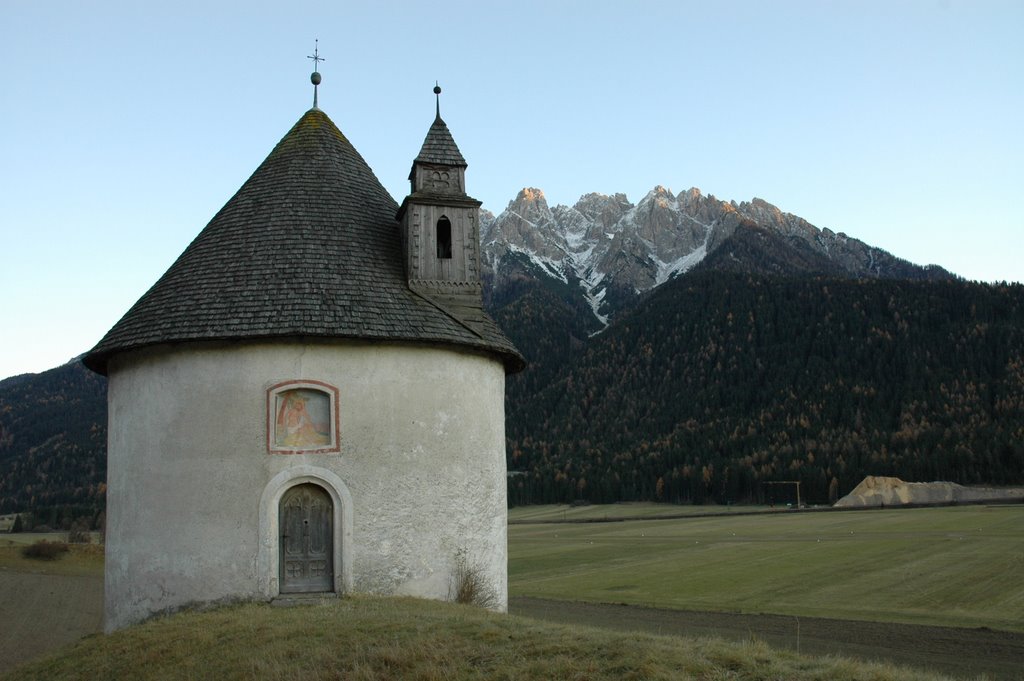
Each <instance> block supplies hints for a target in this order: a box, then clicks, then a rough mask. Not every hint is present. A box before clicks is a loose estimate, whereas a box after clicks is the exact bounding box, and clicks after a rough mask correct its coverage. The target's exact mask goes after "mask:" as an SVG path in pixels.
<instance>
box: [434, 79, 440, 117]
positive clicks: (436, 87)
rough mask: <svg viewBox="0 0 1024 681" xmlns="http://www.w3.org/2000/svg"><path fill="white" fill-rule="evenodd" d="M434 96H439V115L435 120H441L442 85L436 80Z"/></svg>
mask: <svg viewBox="0 0 1024 681" xmlns="http://www.w3.org/2000/svg"><path fill="white" fill-rule="evenodd" d="M434 97H436V98H437V116H436V118H435V120H438V121H439V120H441V86H440V85H438V84H437V81H436V80H435V81H434Z"/></svg>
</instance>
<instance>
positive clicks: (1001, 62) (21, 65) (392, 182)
mask: <svg viewBox="0 0 1024 681" xmlns="http://www.w3.org/2000/svg"><path fill="white" fill-rule="evenodd" d="M1022 35H1024V2H1021V0H1009V1H1006V2H998V1H994V0H922V1H920V2H918V1H911V0H879V1H874V0H848V1H827V0H806V1H802V2H797V1H785V0H779V1H772V2H765V1H763V0H747V1H729V0H723V1H719V2H709V1H707V0H704V1H700V2H689V1H683V0H666V1H664V2H654V1H650V2H644V1H642V0H638V1H635V2H622V1H621V0H618V1H615V2H612V1H603V0H587V1H578V2H577V1H569V0H547V1H546V2H534V1H532V0H528V1H523V2H515V3H512V2H485V1H484V0H477V1H475V2H473V1H466V2H461V1H456V2H446V3H428V2H412V0H407V1H404V2H397V1H392V2H388V1H386V0H380V1H377V2H365V3H357V2H345V3H341V2H312V3H303V4H299V3H292V2H288V3H285V2H281V3H275V2H261V1H259V0H247V1H245V2H217V1H216V0H207V1H205V2H191V1H183V2H182V1H179V2H173V3H170V2H162V3H148V2H103V1H102V0H99V1H97V2H79V1H67V0H50V1H48V2H38V1H36V0H0V233H2V237H3V238H2V245H0V292H2V295H0V314H2V319H3V331H2V333H0V377H4V376H9V375H14V374H18V373H23V372H28V371H42V370H45V369H48V368H51V367H53V366H57V365H59V364H61V363H63V362H65V361H67V360H68V359H70V358H71V357H73V356H75V355H78V354H80V353H82V352H84V351H86V350H88V349H89V348H90V347H92V345H93V344H95V343H96V342H97V341H98V340H99V338H100V337H101V336H102V335H103V334H104V333H105V332H106V331H107V329H108V328H110V326H112V325H113V324H114V322H116V321H117V319H118V318H119V317H120V316H121V315H122V314H124V312H125V311H127V309H128V308H129V307H130V306H131V305H132V303H134V302H135V300H137V299H138V298H139V296H141V295H142V294H143V293H144V292H145V291H146V290H147V289H148V288H149V286H150V285H152V283H153V282H154V281H156V279H157V278H158V277H159V276H160V275H161V274H162V273H163V272H164V270H166V268H167V267H168V266H169V265H170V264H171V262H173V260H174V259H175V258H176V257H177V256H178V254H179V253H180V252H181V251H182V250H183V249H184V248H185V247H186V246H187V245H188V243H189V242H190V241H191V240H192V239H193V238H194V237H195V235H196V234H198V233H199V231H200V230H201V229H202V228H203V226H205V224H206V223H207V222H208V221H209V220H210V218H211V217H213V215H214V213H215V212H216V211H217V210H218V209H219V208H220V207H221V206H222V205H223V204H224V203H225V202H226V201H227V200H228V199H229V198H230V197H231V195H232V194H233V193H234V192H235V191H236V190H237V189H238V187H239V186H240V185H241V184H242V183H243V182H244V181H245V180H246V178H247V177H248V176H249V174H250V173H251V172H252V171H253V170H255V168H256V167H257V166H258V165H259V163H260V162H261V161H262V160H263V159H264V158H265V157H266V155H267V154H268V153H269V152H270V150H271V148H272V147H273V146H274V144H275V143H276V142H277V141H278V140H279V139H280V138H281V136H283V135H284V134H285V132H287V131H288V129H289V128H290V127H291V125H292V124H293V123H294V122H295V121H296V120H297V119H298V118H299V117H300V116H301V115H302V113H303V112H304V111H305V110H307V109H308V108H309V107H310V105H311V104H312V101H311V99H312V92H311V87H310V85H309V73H310V71H311V70H312V69H311V62H310V61H309V60H308V59H306V56H307V55H309V54H311V53H312V50H313V40H314V38H319V40H320V52H321V54H322V55H323V56H324V57H326V59H327V61H326V62H324V63H323V64H322V65H321V68H320V71H321V72H322V74H323V78H324V81H323V85H322V86H321V92H320V107H321V108H322V109H323V110H324V111H326V112H327V114H328V115H329V116H331V118H332V119H333V120H334V122H335V123H337V124H338V126H339V127H340V128H341V129H342V131H343V132H344V133H345V134H346V135H347V136H348V138H349V139H350V140H351V141H352V142H353V144H355V146H356V148H357V149H359V151H360V152H361V153H362V155H363V157H364V158H366V160H367V162H368V163H369V164H370V166H371V167H372V168H373V169H374V171H375V173H376V174H377V176H378V178H380V180H381V182H382V183H383V184H384V186H385V187H387V188H388V189H389V190H390V191H391V193H392V194H393V195H394V196H395V198H396V200H399V201H400V200H401V198H402V196H404V195H405V193H406V191H407V182H406V177H407V175H408V171H409V166H410V164H411V162H412V159H413V157H414V156H415V155H416V153H417V151H418V150H419V147H420V145H421V143H422V141H423V137H424V135H425V134H426V131H427V128H428V127H429V125H430V122H431V121H432V119H433V108H434V98H433V94H432V93H431V88H432V87H433V85H434V81H435V79H436V80H439V81H440V83H441V85H442V87H443V88H444V93H443V94H442V100H441V107H442V115H443V116H444V118H445V120H446V121H447V123H448V125H449V127H450V128H451V130H452V132H453V134H454V136H455V139H456V141H457V142H458V144H459V146H460V148H461V149H462V152H463V154H464V156H465V157H466V159H467V160H468V161H469V175H468V189H469V192H470V193H471V194H472V195H474V196H475V197H477V198H478V199H480V200H482V201H483V202H484V206H485V207H486V208H488V209H490V210H492V211H494V212H495V213H497V212H500V211H501V210H502V209H504V208H505V206H506V205H507V203H508V202H509V200H511V199H512V198H514V197H515V194H516V193H517V191H518V190H519V189H521V188H522V187H524V186H532V187H538V188H540V189H542V190H544V192H545V194H546V195H547V197H548V200H549V202H550V203H551V204H552V205H554V204H557V203H567V204H572V203H574V202H575V201H576V200H577V199H578V198H579V197H580V196H581V195H582V194H584V193H587V192H592V191H596V192H603V193H613V192H625V193H626V194H627V196H628V197H629V198H630V200H632V201H634V202H636V201H638V200H639V199H640V198H642V197H643V195H644V194H646V193H647V192H648V191H649V190H650V189H652V188H653V187H654V186H655V185H658V184H661V185H665V186H667V187H669V188H670V189H672V190H673V191H675V192H679V191H681V190H683V189H687V188H689V187H691V186H696V187H699V188H700V189H701V190H703V191H704V192H705V193H711V194H714V195H715V196H717V197H719V198H721V199H726V200H729V199H735V200H737V201H744V200H749V199H751V198H753V197H755V196H756V197H760V198H763V199H765V200H767V201H769V202H771V203H774V204H775V205H777V206H778V207H779V208H781V209H782V210H784V211H788V212H791V213H795V214H797V215H800V216H802V217H804V218H806V219H807V220H809V221H810V222H812V223H813V224H815V225H817V226H818V227H828V228H831V229H833V230H835V231H843V232H846V233H847V234H849V235H851V236H854V237H857V238H860V239H862V240H864V241H866V242H868V243H870V244H872V245H876V246H880V247H882V248H885V249H887V250H889V251H891V252H893V253H895V254H896V255H898V256H901V257H903V258H906V259H908V260H911V261H913V262H917V263H921V264H924V263H938V264H940V265H942V266H944V267H946V268H948V269H950V270H952V271H954V272H956V273H957V274H960V275H962V276H964V277H967V278H969V279H979V280H984V281H992V280H1011V281H1024V248H1022V241H1024V217H1022V216H1024V213H1022V210H1021V207H1020V205H1019V204H1020V198H1021V197H1022V193H1024V192H1022V188H1024V123H1022V121H1024V40H1022V38H1021V36H1022Z"/></svg>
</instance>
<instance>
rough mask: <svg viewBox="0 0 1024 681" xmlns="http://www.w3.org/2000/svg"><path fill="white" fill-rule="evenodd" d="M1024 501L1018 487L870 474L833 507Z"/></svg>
mask: <svg viewBox="0 0 1024 681" xmlns="http://www.w3.org/2000/svg"><path fill="white" fill-rule="evenodd" d="M988 500H991V501H1024V488H1020V487H964V486H963V485H958V484H956V483H955V482H903V481H902V480H900V479H899V478H887V477H883V476H876V475H869V476H868V477H866V478H864V480H862V481H861V483H860V484H859V485H857V486H856V487H854V488H853V491H852V492H850V493H849V494H847V495H846V496H845V497H843V498H842V499H840V500H839V501H837V502H836V504H835V506H836V508H864V507H868V506H902V505H904V504H915V505H917V504H922V505H929V504H935V505H939V504H954V503H969V502H977V501H988Z"/></svg>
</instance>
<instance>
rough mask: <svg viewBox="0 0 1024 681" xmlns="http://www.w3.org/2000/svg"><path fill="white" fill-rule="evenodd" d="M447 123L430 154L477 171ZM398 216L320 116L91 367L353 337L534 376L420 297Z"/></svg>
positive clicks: (118, 330) (491, 337) (114, 332)
mask: <svg viewBox="0 0 1024 681" xmlns="http://www.w3.org/2000/svg"><path fill="white" fill-rule="evenodd" d="M438 121H440V117H438V119H437V120H436V121H435V123H434V125H433V126H431V131H430V132H429V133H428V134H427V142H430V141H431V140H432V139H435V140H436V142H437V143H436V145H435V144H434V143H431V148H430V150H427V143H426V142H425V143H424V150H426V153H429V154H437V155H439V156H438V157H440V156H444V157H445V158H447V159H448V160H447V161H445V162H447V163H451V162H452V161H451V158H453V157H452V153H454V154H455V155H456V156H457V158H458V161H459V162H460V163H461V164H462V165H465V161H464V160H462V155H461V154H460V153H459V150H458V147H456V146H455V142H454V140H452V138H451V134H450V133H448V132H447V127H446V126H444V123H443V121H441V122H440V125H441V127H443V132H444V133H447V140H445V139H444V137H445V135H444V134H442V132H441V131H438V132H437V133H436V135H435V127H436V126H437V125H438ZM449 141H450V144H449V143H448V142H449ZM424 153H425V152H424V151H421V152H420V154H421V155H423V154H424ZM397 210H398V205H397V204H396V203H395V201H394V199H392V197H391V196H390V195H389V194H388V193H387V191H386V190H385V189H384V188H383V186H381V184H380V182H379V181H378V180H377V178H376V177H375V176H374V174H373V171H371V170H370V168H369V166H368V165H367V164H366V162H365V161H364V160H363V158H362V157H361V156H360V155H359V152H357V151H356V149H355V148H354V147H353V146H352V145H351V144H350V143H349V141H348V140H347V139H346V138H345V136H344V135H343V134H342V133H341V131H340V130H339V129H338V128H337V127H336V126H335V125H334V123H333V122H332V121H331V120H330V119H329V118H328V117H327V115H326V114H324V113H323V112H322V111H320V110H319V109H316V108H314V109H311V110H309V111H308V112H306V113H305V114H304V115H303V116H302V118H300V119H299V121H298V122H297V123H296V124H295V125H294V126H293V127H292V129H291V130H290V131H289V132H288V134H286V135H285V136H284V138H282V139H281V141H280V142H279V143H278V144H277V146H276V147H275V148H274V150H273V151H272V152H271V153H270V155H269V156H268V157H267V158H266V160H264V161H263V163H262V164H261V165H260V166H259V168H257V169H256V171H255V172H254V173H253V174H252V176H251V177H250V178H249V179H248V180H247V181H246V182H245V184H243V185H242V187H241V188H240V189H239V190H238V192H237V193H235V195H234V196H233V197H232V198H231V199H230V200H229V201H228V202H227V203H226V204H225V205H224V207H223V208H221V210H220V211H219V212H218V213H217V214H216V215H215V216H214V217H213V219H212V220H211V221H210V222H209V224H208V225H207V226H206V227H205V228H204V229H203V230H202V232H200V233H199V235H198V236H197V237H196V238H195V240H194V241H193V242H192V243H191V244H190V245H189V246H188V248H186V249H185V251H184V252H183V253H182V254H181V256H179V257H178V259H177V260H176V261H175V262H174V264H173V265H171V267H170V268H169V269H168V270H167V272H166V273H164V275H163V276H162V277H161V278H160V279H159V280H158V281H157V282H156V284H154V285H153V287H152V288H150V290H149V291H148V292H147V293H146V294H145V295H143V296H142V298H140V299H139V301H138V302H137V303H135V305H134V306H133V307H132V308H131V309H130V310H129V311H128V312H127V313H126V314H125V315H124V317H122V318H121V320H120V321H119V322H117V324H115V325H114V327H113V328H112V329H111V330H110V331H109V332H108V333H107V334H106V336H104V337H103V339H102V340H101V341H100V342H99V343H98V344H97V345H96V347H94V348H93V349H92V350H91V351H90V352H89V353H88V354H87V355H86V357H85V358H84V360H83V361H84V363H85V365H86V366H88V367H89V368H90V369H92V370H94V371H97V372H99V373H102V374H105V373H106V370H107V361H108V360H109V358H110V357H111V356H113V355H114V354H117V353H121V352H125V351H129V350H135V349H139V348H144V347H149V346H154V345H160V344H167V343H182V342H195V341H242V340H258V339H281V338H289V337H290V338H304V339H314V338H349V339H366V340H380V341H399V342H417V343H438V344H446V345H458V346H465V347H469V348H475V349H477V350H481V351H484V352H488V353H493V354H495V355H497V356H498V358H499V359H501V360H502V361H503V362H504V364H505V366H506V369H507V370H508V371H518V370H519V369H521V368H522V366H523V359H522V357H521V355H520V354H519V353H518V351H517V350H516V349H515V347H514V346H513V345H512V343H511V342H510V341H509V340H508V339H507V338H506V337H505V336H504V334H502V332H501V330H500V329H499V328H498V326H497V325H496V324H495V323H494V321H493V320H491V319H490V318H489V317H487V316H486V315H485V314H482V313H481V315H482V316H481V317H480V318H479V319H473V320H472V322H473V323H472V324H467V323H465V320H459V319H458V318H456V317H455V316H454V315H453V314H451V313H450V312H446V311H445V310H443V309H441V308H439V307H438V306H437V305H433V304H431V303H430V302H429V301H427V300H424V299H423V298H422V297H421V296H419V295H418V294H416V293H415V292H413V291H412V290H411V289H410V288H409V286H408V283H407V279H406V276H405V272H404V266H403V257H402V252H401V240H400V235H399V225H398V222H397V220H396V218H395V215H396V212H397Z"/></svg>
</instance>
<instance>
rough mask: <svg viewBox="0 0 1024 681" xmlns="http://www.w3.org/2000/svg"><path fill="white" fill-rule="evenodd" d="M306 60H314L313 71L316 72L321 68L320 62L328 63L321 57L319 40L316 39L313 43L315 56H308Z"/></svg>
mask: <svg viewBox="0 0 1024 681" xmlns="http://www.w3.org/2000/svg"><path fill="white" fill-rule="evenodd" d="M306 59H312V60H313V70H314V71H316V70H317V68H318V67H319V66H320V62H322V61H327V60H326V59H324V58H323V57H321V56H320V39H319V38H315V39H314V41H313V54H311V55H308V56H307V57H306Z"/></svg>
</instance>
